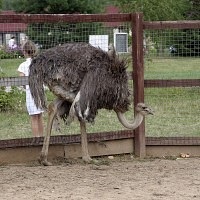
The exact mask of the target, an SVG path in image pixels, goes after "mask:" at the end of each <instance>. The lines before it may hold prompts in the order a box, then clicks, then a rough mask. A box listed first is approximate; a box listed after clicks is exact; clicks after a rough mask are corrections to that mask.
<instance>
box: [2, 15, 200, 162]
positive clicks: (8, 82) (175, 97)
mask: <svg viewBox="0 0 200 200" xmlns="http://www.w3.org/2000/svg"><path fill="white" fill-rule="evenodd" d="M0 23H1V26H2V27H4V29H5V31H4V32H3V33H2V34H1V36H2V37H1V43H2V47H1V50H0V58H1V60H0V67H1V77H2V78H1V79H0V85H1V86H5V88H4V87H2V89H1V96H0V98H1V99H0V102H1V105H0V108H1V113H0V118H1V120H0V121H1V122H0V123H1V126H0V127H1V128H0V133H1V134H0V135H1V141H0V148H1V153H0V157H1V160H2V162H7V161H8V162H9V161H11V160H12V161H13V162H14V161H16V162H17V161H18V162H20V161H22V160H24V159H30V160H34V159H35V158H36V157H37V155H38V152H39V150H40V148H41V144H42V142H43V138H32V135H31V132H30V123H29V117H28V114H27V112H26V107H25V93H24V91H23V89H22V88H21V87H20V86H23V85H26V84H27V83H28V79H27V77H24V78H22V77H18V74H17V71H16V70H17V68H18V66H19V64H20V63H21V62H23V61H24V58H23V55H22V53H21V46H22V45H23V42H24V41H25V40H26V38H29V39H31V40H32V41H34V42H35V44H37V46H38V49H39V51H45V50H46V49H48V48H50V47H53V46H56V45H60V44H63V43H67V42H87V43H90V44H92V45H93V46H96V47H100V48H102V49H103V50H105V51H108V48H109V45H110V44H113V45H114V46H115V48H116V50H117V52H118V54H119V56H120V57H123V58H125V59H126V60H127V63H128V66H127V72H128V73H129V77H130V90H131V91H132V96H133V98H132V106H131V109H130V112H129V115H130V116H132V115H133V113H134V106H135V105H136V104H137V103H138V102H145V103H146V104H148V105H149V106H151V107H152V109H153V110H154V111H155V115H154V116H151V117H147V118H146V119H145V121H144V122H143V123H142V125H141V126H140V127H139V128H137V129H136V130H135V131H132V130H124V128H123V127H122V126H121V125H120V124H119V123H118V122H117V119H116V117H115V115H114V114H113V112H110V111H106V110H101V111H99V114H98V117H97V118H96V122H95V124H94V125H89V126H88V127H87V130H88V133H89V134H88V140H89V141H90V148H91V149H90V151H91V154H92V155H93V156H99V155H110V154H122V153H133V154H135V155H136V156H139V157H141V158H142V157H145V156H146V155H147V156H171V155H176V156H177V155H179V154H180V153H182V152H183V153H189V154H190V155H191V156H199V154H200V150H199V145H200V140H199V134H200V133H199V125H200V124H199V119H198V118H199V112H200V111H199V98H198V94H199V91H200V88H199V86H200V79H199V74H200V65H199V63H200V58H199V56H200V43H199V41H200V32H199V30H200V21H178V22H146V21H143V15H142V13H134V14H103V15H97V14H95V15H78V14H73V15H25V14H18V15H0ZM11 25H12V26H13V27H14V29H12V31H11V30H9V29H8V27H9V26H11ZM11 35H15V36H16V42H17V48H16V49H9V48H8V47H7V44H8V40H9V37H10V36H11ZM10 86H16V87H14V88H10ZM46 93H47V97H48V101H49V102H50V101H52V100H53V98H54V97H53V96H52V94H51V93H50V92H49V91H48V89H47V91H46ZM46 118H47V116H46V114H45V116H44V119H45V122H46ZM79 143H80V136H79V126H78V124H77V123H76V122H74V123H73V124H72V125H71V126H70V127H67V126H64V125H62V129H61V132H56V131H54V132H53V136H52V137H51V144H52V146H51V147H52V150H53V151H51V152H50V154H51V156H52V157H55V156H60V155H65V156H66V157H77V156H79V155H80V153H79ZM102 144H103V145H102ZM25 147H29V148H28V149H25ZM13 148H14V151H13ZM3 149H4V150H3ZM5 149H6V150H5ZM30 151H31V156H30ZM20 152H23V153H22V154H20ZM16 154H17V155H18V156H16ZM19 154H20V156H19ZM13 157H14V159H13ZM20 157H21V158H20ZM27 157H28V158H27ZM11 158H12V159H11Z"/></svg>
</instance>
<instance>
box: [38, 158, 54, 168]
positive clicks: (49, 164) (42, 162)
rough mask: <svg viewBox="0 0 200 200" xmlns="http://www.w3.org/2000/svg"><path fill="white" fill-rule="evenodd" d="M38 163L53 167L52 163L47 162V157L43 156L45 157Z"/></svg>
mask: <svg viewBox="0 0 200 200" xmlns="http://www.w3.org/2000/svg"><path fill="white" fill-rule="evenodd" d="M38 162H39V163H40V164H41V165H44V166H51V165H52V163H51V162H49V161H48V160H47V158H46V157H45V156H43V155H41V156H40V158H39V159H38Z"/></svg>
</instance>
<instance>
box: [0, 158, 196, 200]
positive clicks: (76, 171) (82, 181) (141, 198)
mask: <svg viewBox="0 0 200 200" xmlns="http://www.w3.org/2000/svg"><path fill="white" fill-rule="evenodd" d="M0 191H1V192H0V199H1V200H16V199H17V200H63V199H64V200H111V199H112V200H132V199H133V200H157V199H158V200H160V199H163V200H192V199H194V200H196V199H200V158H180V159H145V160H137V159H134V158H132V157H131V156H125V157H124V156H123V157H114V159H112V160H109V159H107V158H101V159H99V165H94V164H84V163H82V161H80V160H73V161H68V160H59V161H58V160H57V161H56V162H54V165H53V166H50V167H43V166H40V165H38V164H36V163H35V164H33V163H31V164H24V165H12V166H0Z"/></svg>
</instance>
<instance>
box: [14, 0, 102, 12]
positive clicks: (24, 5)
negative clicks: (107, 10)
mask: <svg viewBox="0 0 200 200" xmlns="http://www.w3.org/2000/svg"><path fill="white" fill-rule="evenodd" d="M104 2H105V0H95V1H88V0H73V1H72V0H42V1H41V0H15V1H13V7H14V9H15V10H16V11H17V12H24V13H31V14H71V13H82V14H86V13H98V12H100V11H101V10H102V8H103V5H104Z"/></svg>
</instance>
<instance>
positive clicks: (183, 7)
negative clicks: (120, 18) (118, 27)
mask: <svg viewBox="0 0 200 200" xmlns="http://www.w3.org/2000/svg"><path fill="white" fill-rule="evenodd" d="M116 4H117V5H118V6H119V7H120V8H121V10H122V12H128V13H129V12H131V13H132V12H143V13H144V19H145V20H146V21H163V20H181V19H185V14H186V12H187V11H188V9H189V8H190V6H191V5H190V2H189V0H176V1H174V0H162V1H161V0H116Z"/></svg>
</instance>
